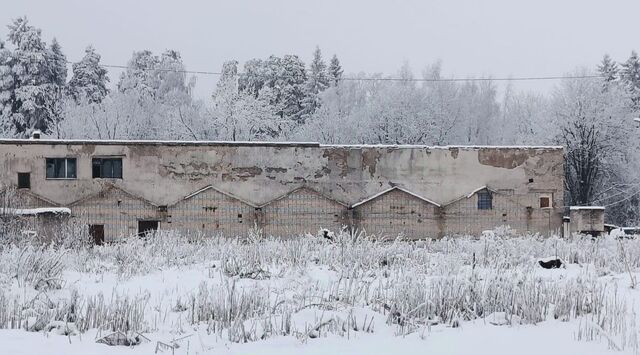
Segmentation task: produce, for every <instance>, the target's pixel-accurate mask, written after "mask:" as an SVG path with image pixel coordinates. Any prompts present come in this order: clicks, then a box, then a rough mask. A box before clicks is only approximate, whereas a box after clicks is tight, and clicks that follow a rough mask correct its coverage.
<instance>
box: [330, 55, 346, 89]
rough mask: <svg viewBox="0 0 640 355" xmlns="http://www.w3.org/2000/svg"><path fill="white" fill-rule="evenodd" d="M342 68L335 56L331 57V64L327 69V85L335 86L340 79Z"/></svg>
mask: <svg viewBox="0 0 640 355" xmlns="http://www.w3.org/2000/svg"><path fill="white" fill-rule="evenodd" d="M342 72H343V70H342V66H341V65H340V61H339V60H338V56H337V55H335V54H334V55H333V57H331V62H329V69H328V73H327V75H328V76H329V85H332V86H337V85H338V83H339V82H340V79H342Z"/></svg>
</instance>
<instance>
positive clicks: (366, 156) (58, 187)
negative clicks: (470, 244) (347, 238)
mask: <svg viewBox="0 0 640 355" xmlns="http://www.w3.org/2000/svg"><path fill="white" fill-rule="evenodd" d="M0 153H2V154H1V155H0V182H3V183H5V184H12V185H15V184H16V183H17V173H18V172H30V173H31V191H32V192H33V193H34V194H36V195H39V196H42V197H43V198H45V199H47V200H51V201H53V202H55V203H56V204H59V205H61V206H69V205H72V204H73V203H74V202H76V201H78V200H81V199H84V198H86V197H87V196H93V195H95V194H97V193H99V192H100V191H102V190H103V189H105V187H106V186H108V184H114V185H116V186H118V187H119V188H121V189H122V190H124V191H127V192H128V193H130V194H131V195H133V196H136V197H139V198H140V199H142V200H144V201H147V202H148V203H150V204H153V205H156V206H169V207H168V208H169V211H170V212H169V215H171V213H172V212H171V211H180V209H179V208H173V207H171V206H174V205H176V204H178V203H180V201H182V200H183V199H184V198H185V196H188V195H189V194H191V193H193V192H194V191H197V190H199V189H202V188H203V187H205V186H214V187H215V188H216V189H219V190H220V191H224V192H227V193H229V194H231V195H232V196H235V197H237V198H239V199H241V200H243V201H245V202H247V203H249V204H251V205H255V206H262V205H265V204H268V203H269V202H272V201H274V200H275V199H277V198H278V197H280V196H283V195H286V194H287V193H289V192H291V191H292V190H295V189H296V188H299V187H302V186H307V187H309V188H311V189H313V190H315V191H318V192H319V193H321V194H322V195H323V196H326V197H328V198H329V199H331V200H335V201H340V202H343V203H344V204H346V205H352V204H354V203H356V202H358V201H361V200H364V199H367V198H368V197H370V196H373V195H375V194H378V193H380V192H381V191H384V190H386V189H388V188H389V187H391V186H401V187H403V188H404V189H406V190H409V191H411V192H412V193H415V194H418V195H420V196H424V197H426V198H428V199H429V200H432V201H435V202H436V203H438V204H441V205H442V206H443V209H444V210H445V212H446V205H447V204H448V203H450V202H451V201H455V200H457V199H459V198H460V197H462V196H466V195H468V194H469V193H470V192H471V191H474V190H475V189H477V188H478V187H480V186H485V185H486V186H489V187H490V188H491V189H493V190H495V191H497V192H499V193H500V192H504V193H505V194H507V195H510V196H515V197H517V200H518V201H519V205H518V206H520V205H522V206H521V207H518V211H511V212H509V214H508V215H507V219H508V220H510V219H512V218H513V220H514V221H517V222H519V223H521V224H520V225H521V226H524V228H532V229H534V228H538V227H542V226H543V225H541V224H532V225H530V227H529V226H528V224H527V222H526V214H527V213H531V214H534V215H536V216H537V215H540V216H544V215H545V214H546V215H547V219H548V220H549V221H550V222H549V223H548V224H547V226H549V225H551V226H552V227H553V228H554V229H555V228H560V226H561V224H560V222H559V221H560V218H561V217H560V216H561V209H562V206H563V201H562V197H563V188H564V187H563V151H562V149H559V148H554V147H529V148H518V147H512V148H496V147H423V146H324V145H318V144H314V143H309V144H278V143H255V144H251V143H238V144H234V143H178V142H80V141H53V140H50V141H49V140H0ZM110 156H120V157H122V158H123V179H93V178H92V177H91V173H92V170H91V159H92V157H110ZM53 157H75V158H76V159H77V166H78V171H77V175H78V178H77V179H73V180H47V179H45V158H53ZM537 194H550V195H552V196H553V206H554V208H553V209H551V210H545V211H544V212H542V211H538V206H537ZM176 206H177V205H176ZM514 206H515V205H514ZM325 207H326V206H325ZM526 207H530V211H529V212H526ZM514 208H515V207H514ZM523 208H524V209H523ZM469 211H470V213H471V212H474V213H475V212H477V211H476V210H473V209H470V210H469ZM494 212H495V213H494V214H493V215H494V217H495V216H497V218H493V219H491V222H490V223H489V224H492V223H494V222H495V223H497V222H501V221H502V220H503V219H504V218H502V217H503V216H502V213H499V212H497V211H494ZM179 213H181V212H176V216H177V215H178V214H179ZM263 213H266V211H263ZM244 216H245V213H243V218H244ZM474 216H475V215H474ZM512 216H513V217H512ZM523 216H524V218H523ZM201 217H202V216H201ZM137 218H141V217H137ZM225 218H227V217H225ZM256 218H266V217H265V216H258V217H256ZM269 218H270V217H269ZM460 218H461V219H464V218H465V217H460ZM466 218H477V220H478V221H483V220H484V219H483V218H480V217H471V216H467V217H466ZM536 218H538V217H535V218H534V219H536ZM540 218H542V217H540ZM163 220H166V221H171V224H174V223H176V225H177V223H178V221H177V220H176V218H175V216H172V217H171V218H168V219H166V218H165V219H163ZM523 220H524V221H525V222H522V221H523ZM194 221H195V220H194ZM181 223H192V222H184V221H182V222H181ZM193 223H195V222H193ZM198 223H199V222H198ZM211 223H214V222H211ZM265 223H269V221H268V219H267V220H265ZM460 223H462V222H460ZM514 223H515V222H514ZM556 223H557V224H556ZM166 224H169V223H166ZM242 224H245V225H246V224H248V223H245V222H244V221H243V223H242ZM473 224H474V223H471V224H468V225H469V229H473V230H478V226H475V227H474V226H473ZM272 225H273V223H272ZM163 227H164V226H163ZM242 228H244V226H243V227H242ZM441 228H442V229H443V230H444V231H447V230H454V229H457V228H458V227H456V226H454V225H453V224H452V223H448V224H446V227H441ZM465 228H466V227H465ZM127 229H132V227H131V226H128V227H127ZM237 230H238V231H241V229H237ZM223 231H224V230H223ZM312 232H315V231H312Z"/></svg>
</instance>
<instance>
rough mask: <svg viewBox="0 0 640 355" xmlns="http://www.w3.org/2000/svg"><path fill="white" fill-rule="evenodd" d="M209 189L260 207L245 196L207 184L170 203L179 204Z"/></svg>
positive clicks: (172, 204)
mask: <svg viewBox="0 0 640 355" xmlns="http://www.w3.org/2000/svg"><path fill="white" fill-rule="evenodd" d="M207 190H213V191H216V192H218V193H221V194H223V195H225V196H228V197H231V198H232V199H235V200H238V201H240V202H242V203H244V204H246V205H249V206H251V207H254V208H255V207H258V205H256V204H255V203H252V202H250V201H247V200H245V199H243V198H240V197H238V196H236V195H234V194H232V193H230V192H227V191H223V190H220V189H218V188H217V187H214V186H213V185H207V186H205V187H203V188H201V189H198V190H196V191H194V192H192V193H190V194H188V195H187V196H185V197H183V198H181V199H179V200H178V201H175V202H173V203H170V204H169V206H174V205H176V204H178V203H179V202H181V201H184V200H188V199H190V198H192V197H194V196H197V195H199V194H201V193H203V192H205V191H207Z"/></svg>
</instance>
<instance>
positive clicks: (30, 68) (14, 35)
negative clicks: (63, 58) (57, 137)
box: [3, 17, 63, 135]
mask: <svg viewBox="0 0 640 355" xmlns="http://www.w3.org/2000/svg"><path fill="white" fill-rule="evenodd" d="M8 27H9V41H10V42H11V43H12V44H13V46H14V50H13V53H12V54H11V60H10V61H9V63H10V66H11V69H10V73H9V74H7V75H10V76H13V81H14V84H13V90H14V91H13V94H10V96H11V98H10V100H11V102H10V103H9V104H10V105H11V114H10V121H11V126H12V128H13V130H14V131H15V133H16V134H20V135H28V134H29V133H30V132H31V131H32V130H34V129H39V130H41V131H43V132H49V131H50V128H51V127H52V126H53V125H54V123H55V120H56V117H54V116H52V114H51V107H52V106H53V105H52V103H51V100H52V95H51V91H52V88H53V87H52V85H56V83H54V79H55V80H56V81H59V80H63V79H62V74H61V73H60V71H61V68H60V67H59V66H57V65H55V63H51V60H52V57H54V55H53V54H52V52H51V51H50V50H49V49H48V48H47V47H46V44H45V43H44V41H43V40H42V37H41V31H40V30H39V29H37V28H35V27H33V26H31V25H29V22H28V20H27V18H26V17H22V18H18V19H16V20H14V21H13V22H12V23H11V24H10V25H9V26H8ZM58 49H59V47H58ZM60 54H61V52H59V53H57V54H56V55H55V56H58V55H60ZM59 59H60V58H55V60H56V61H57V60H59ZM3 80H4V79H3ZM54 97H55V95H54ZM6 105H7V104H5V106H6Z"/></svg>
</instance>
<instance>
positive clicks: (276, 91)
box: [238, 54, 307, 124]
mask: <svg viewBox="0 0 640 355" xmlns="http://www.w3.org/2000/svg"><path fill="white" fill-rule="evenodd" d="M306 82H307V73H306V70H305V64H304V63H303V62H302V60H300V58H298V56H296V55H289V54H288V55H285V56H283V57H282V58H280V57H276V56H273V55H272V56H270V57H269V58H268V59H267V60H260V59H253V60H250V61H248V62H246V63H245V65H244V71H243V74H242V75H241V76H240V77H239V78H238V84H239V86H238V89H239V91H240V92H243V93H248V94H250V95H253V96H254V97H255V98H259V96H262V97H261V99H262V100H263V101H266V102H268V103H269V105H271V106H272V107H273V108H274V112H275V113H276V114H277V115H278V116H280V117H281V118H286V119H289V120H291V121H293V122H294V123H296V124H300V123H302V121H303V114H304V110H303V109H304V102H305V99H306V88H305V85H306Z"/></svg>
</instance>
